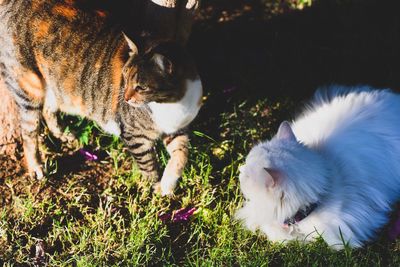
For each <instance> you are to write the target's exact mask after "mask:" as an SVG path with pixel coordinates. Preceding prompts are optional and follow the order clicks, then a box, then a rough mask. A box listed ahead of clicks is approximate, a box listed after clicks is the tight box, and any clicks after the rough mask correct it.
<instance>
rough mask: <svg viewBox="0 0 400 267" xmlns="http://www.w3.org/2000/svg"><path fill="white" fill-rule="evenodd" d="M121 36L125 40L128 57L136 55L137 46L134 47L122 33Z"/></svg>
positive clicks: (137, 51)
mask: <svg viewBox="0 0 400 267" xmlns="http://www.w3.org/2000/svg"><path fill="white" fill-rule="evenodd" d="M122 35H123V36H124V38H125V41H126V43H127V44H128V46H129V50H130V51H129V56H134V55H137V54H138V53H139V50H138V48H137V46H136V45H135V43H134V42H133V41H132V40H131V39H130V38H129V37H128V36H127V35H126V34H125V33H124V32H123V33H122Z"/></svg>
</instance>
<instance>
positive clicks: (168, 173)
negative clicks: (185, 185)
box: [160, 133, 189, 196]
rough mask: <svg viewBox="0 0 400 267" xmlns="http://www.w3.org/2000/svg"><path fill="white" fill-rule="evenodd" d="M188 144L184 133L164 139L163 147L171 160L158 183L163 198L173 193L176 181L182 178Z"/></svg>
mask: <svg viewBox="0 0 400 267" xmlns="http://www.w3.org/2000/svg"><path fill="white" fill-rule="evenodd" d="M188 143H189V137H188V136H187V134H186V133H181V134H179V135H172V136H171V135H170V136H167V137H165V138H164V145H165V146H166V148H167V151H168V153H169V155H170V156H171V158H170V159H169V161H168V163H167V166H166V167H165V170H164V173H163V176H162V178H161V181H160V191H161V194H162V195H163V196H165V195H171V194H172V193H173V191H174V189H175V187H176V184H177V182H178V179H179V178H180V177H181V176H182V173H183V169H184V168H185V165H186V163H187V161H188V154H189V151H188Z"/></svg>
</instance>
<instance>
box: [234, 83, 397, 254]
mask: <svg viewBox="0 0 400 267" xmlns="http://www.w3.org/2000/svg"><path fill="white" fill-rule="evenodd" d="M264 168H266V169H264ZM240 186H241V190H242V192H243V194H244V197H245V199H246V201H245V203H244V206H243V207H242V208H241V209H240V210H239V211H238V213H237V218H239V219H241V220H243V222H244V224H245V225H246V227H247V228H249V229H250V230H256V229H260V230H261V231H262V232H263V233H265V234H266V235H267V237H268V238H269V239H270V240H272V241H287V240H291V239H298V240H303V241H311V240H313V239H314V238H315V237H317V236H322V237H323V238H324V240H325V241H326V242H327V243H328V244H329V245H331V246H333V247H334V248H336V249H340V248H342V247H343V245H344V243H343V242H345V243H348V244H349V245H350V246H352V247H360V246H362V245H363V244H364V243H365V242H367V241H369V240H371V239H372V238H373V237H374V236H375V234H376V233H377V231H378V230H379V229H380V228H381V227H382V226H384V225H385V224H386V223H387V222H388V213H389V212H390V211H391V208H392V207H393V204H394V203H395V202H396V201H398V200H400V96H399V95H397V94H394V93H392V92H391V91H389V90H373V89H371V88H368V87H358V88H345V87H338V86H332V87H330V88H328V89H326V90H320V91H318V92H317V93H316V95H315V97H314V100H313V101H312V102H311V103H310V105H309V106H308V107H307V108H306V110H305V111H304V113H303V114H302V115H301V116H300V117H299V118H298V119H296V120H295V121H294V122H293V123H292V124H291V125H290V124H289V123H287V122H284V123H282V124H281V127H280V129H279V130H278V133H277V135H276V136H275V137H274V138H272V140H270V141H267V142H264V143H261V144H259V145H257V146H255V147H254V148H253V149H252V150H251V151H250V153H249V155H248V156H247V158H246V163H245V165H244V166H242V167H241V170H240ZM315 202H318V203H319V204H318V206H317V208H316V209H315V210H314V211H313V212H311V213H310V214H309V215H308V216H307V217H306V218H304V219H303V220H301V221H300V222H297V223H296V224H293V225H291V226H287V225H285V224H284V221H285V219H287V218H290V217H293V216H294V215H295V214H296V212H297V211H298V210H299V209H302V208H305V207H306V206H308V205H309V204H312V203H315ZM342 237H343V238H342Z"/></svg>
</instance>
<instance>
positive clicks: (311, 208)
mask: <svg viewBox="0 0 400 267" xmlns="http://www.w3.org/2000/svg"><path fill="white" fill-rule="evenodd" d="M318 204H319V203H318V202H316V203H312V204H310V205H308V206H307V207H305V208H304V209H299V210H298V211H297V213H296V214H295V215H294V216H293V217H291V218H287V219H286V220H285V221H284V222H283V223H284V225H287V226H290V225H292V224H296V223H298V222H300V221H301V220H303V219H304V218H305V217H307V216H308V215H310V213H311V212H313V211H314V210H315V209H316V208H317V207H318Z"/></svg>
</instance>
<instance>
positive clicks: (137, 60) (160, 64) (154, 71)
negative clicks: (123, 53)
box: [123, 36, 198, 106]
mask: <svg viewBox="0 0 400 267" xmlns="http://www.w3.org/2000/svg"><path fill="white" fill-rule="evenodd" d="M125 39H126V41H127V42H128V45H129V48H130V50H131V52H130V58H129V60H128V61H127V63H126V64H125V66H124V70H123V75H124V80H125V92H124V99H125V101H127V102H128V103H129V104H130V105H132V106H140V105H142V104H145V103H149V102H157V103H174V102H177V101H179V100H180V99H182V97H183V96H184V95H185V93H186V91H187V89H188V88H186V87H187V82H186V81H187V80H194V79H197V78H198V74H197V71H196V68H195V65H194V62H193V60H192V58H191V57H190V55H189V54H188V53H187V52H186V50H185V49H184V48H183V47H182V46H180V45H178V44H176V43H172V42H163V43H159V44H157V45H156V46H153V47H152V48H150V49H148V50H147V51H146V52H144V53H140V52H139V51H138V49H137V47H136V45H135V44H134V43H133V42H132V41H131V40H130V39H129V38H128V37H126V36H125Z"/></svg>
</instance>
